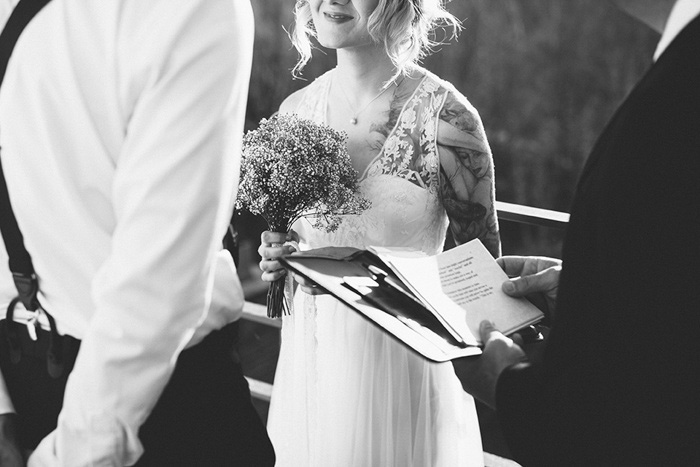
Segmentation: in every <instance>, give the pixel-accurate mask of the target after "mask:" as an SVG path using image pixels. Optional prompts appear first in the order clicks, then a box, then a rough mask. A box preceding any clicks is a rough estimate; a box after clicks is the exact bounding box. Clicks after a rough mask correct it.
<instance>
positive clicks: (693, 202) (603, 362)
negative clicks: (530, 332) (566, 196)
mask: <svg viewBox="0 0 700 467" xmlns="http://www.w3.org/2000/svg"><path fill="white" fill-rule="evenodd" d="M616 3H618V4H619V5H620V6H621V7H622V8H624V9H625V10H626V11H628V12H629V13H631V14H632V15H634V16H635V17H637V18H638V19H640V20H642V21H643V22H645V23H646V24H648V25H650V26H651V27H653V28H654V29H656V30H657V31H659V32H660V33H661V34H662V35H661V41H660V42H659V45H658V48H657V50H656V54H655V56H654V57H655V63H654V64H653V65H652V67H651V68H650V69H649V71H648V72H647V73H646V75H645V76H644V77H643V79H642V80H641V81H640V83H639V84H638V85H637V86H636V87H635V89H634V90H633V91H632V92H631V93H630V95H629V96H628V98H627V99H626V100H625V102H624V103H623V104H622V106H621V107H620V108H619V109H618V111H617V112H616V114H615V116H614V117H613V118H612V120H611V121H610V123H609V124H608V126H607V128H606V129H605V131H604V132H603V134H602V136H601V137H600V138H599V140H598V142H597V144H596V146H595V148H594V149H593V152H592V153H591V156H590V157H589V159H588V162H587V163H586V167H585V168H584V171H583V174H582V176H581V179H580V181H579V184H578V188H577V192H576V198H575V201H574V205H573V207H572V209H571V221H570V224H569V228H568V231H567V238H566V242H565V244H564V255H563V259H564V261H563V266H559V265H558V263H557V261H556V260H546V259H542V258H514V257H510V258H508V257H506V258H501V259H500V260H499V261H500V262H501V264H502V266H504V269H505V270H506V272H507V273H508V274H509V275H522V277H521V278H519V279H516V280H513V281H510V282H506V284H504V291H506V292H507V293H511V294H512V295H516V296H517V295H526V294H528V293H531V292H547V293H548V295H549V298H550V299H551V298H554V295H556V314H555V316H554V321H553V325H552V328H551V332H550V334H549V336H548V338H547V342H546V346H545V349H544V354H543V357H542V360H541V361H529V360H528V359H527V357H526V356H525V355H524V353H523V351H522V349H521V348H520V347H519V346H518V345H516V344H515V343H514V342H513V341H512V340H511V339H508V338H506V337H504V336H503V335H502V334H501V333H499V332H497V331H496V330H495V329H494V328H493V325H491V324H490V323H488V322H485V323H483V324H482V329H481V334H482V335H481V337H482V339H483V341H484V342H485V347H484V353H483V355H482V356H480V357H479V358H477V359H460V360H457V361H455V362H454V366H455V370H456V372H457V375H458V377H459V378H460V380H461V381H462V384H463V386H464V388H465V390H467V391H468V392H470V393H471V394H473V395H474V396H475V397H477V398H479V399H481V400H482V401H484V402H485V403H487V404H488V405H490V406H491V407H494V408H495V409H497V413H498V416H499V419H500V422H501V427H502V428H503V432H504V435H505V437H506V439H507V441H508V445H509V447H510V449H511V452H512V454H513V457H514V458H515V460H517V461H518V462H519V463H521V464H522V465H524V466H527V465H536V466H544V465H556V466H560V465H567V466H571V465H581V466H599V465H610V466H620V465H630V466H632V465H635V466H636V465H689V466H690V465H700V444H699V443H698V437H697V433H698V432H700V397H699V396H698V394H700V361H699V356H700V339H699V338H698V331H699V330H700V287H698V274H697V273H696V272H695V271H696V269H695V268H696V267H697V266H698V264H700V247H699V246H698V242H699V241H700V183H698V180H700V16H699V15H700V0H677V1H676V0H617V2H616ZM560 269H561V282H559V277H560V274H559V270H560ZM557 287H558V289H557Z"/></svg>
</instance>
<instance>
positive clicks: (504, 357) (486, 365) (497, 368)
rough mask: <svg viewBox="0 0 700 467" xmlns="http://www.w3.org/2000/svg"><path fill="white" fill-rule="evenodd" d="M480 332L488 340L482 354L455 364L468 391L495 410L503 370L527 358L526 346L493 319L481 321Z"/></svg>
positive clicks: (454, 362) (482, 340)
mask: <svg viewBox="0 0 700 467" xmlns="http://www.w3.org/2000/svg"><path fill="white" fill-rule="evenodd" d="M479 334H480V336H481V342H483V343H484V350H483V352H482V354H481V355H480V356H478V357H464V358H458V359H455V360H452V365H453V366H454V369H455V373H456V374H457V378H459V380H460V382H461V383H462V387H463V388H464V390H465V391H467V392H468V393H469V394H471V395H472V396H474V397H475V398H476V399H478V400H479V401H481V402H483V403H484V404H486V405H488V406H489V407H491V408H492V409H495V408H496V383H498V377H499V376H500V375H501V372H503V370H505V369H506V368H508V367H509V366H511V365H514V364H516V363H520V362H525V361H527V357H526V356H525V352H523V349H521V348H520V347H519V346H518V345H517V344H516V343H515V342H513V340H512V339H510V338H508V337H506V336H504V335H503V334H501V333H500V332H498V331H497V330H496V328H495V327H494V326H493V323H491V322H490V321H482V322H481V326H480V327H479Z"/></svg>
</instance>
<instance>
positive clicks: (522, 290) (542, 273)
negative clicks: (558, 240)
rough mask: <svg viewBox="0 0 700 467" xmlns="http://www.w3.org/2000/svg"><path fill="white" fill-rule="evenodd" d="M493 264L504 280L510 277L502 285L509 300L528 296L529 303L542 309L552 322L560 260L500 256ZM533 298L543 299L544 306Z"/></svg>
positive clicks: (538, 257) (542, 257)
mask: <svg viewBox="0 0 700 467" xmlns="http://www.w3.org/2000/svg"><path fill="white" fill-rule="evenodd" d="M496 261H497V262H498V264H499V265H500V266H501V268H502V269H503V270H504V271H505V272H506V274H508V277H512V279H510V280H509V281H507V282H504V283H503V291H504V292H505V293H506V294H508V295H510V296H512V297H525V296H528V295H529V296H530V297H529V298H530V299H531V301H532V302H533V303H535V304H536V305H538V306H540V308H545V309H543V310H542V311H544V312H545V313H546V314H547V316H548V317H549V319H550V320H553V319H554V308H555V303H556V300H557V289H558V287H559V274H560V273H561V260H558V259H555V258H547V257H544V256H502V257H500V258H498V259H497V260H496ZM535 295H539V296H540V298H541V297H544V304H542V300H538V297H536V296H535Z"/></svg>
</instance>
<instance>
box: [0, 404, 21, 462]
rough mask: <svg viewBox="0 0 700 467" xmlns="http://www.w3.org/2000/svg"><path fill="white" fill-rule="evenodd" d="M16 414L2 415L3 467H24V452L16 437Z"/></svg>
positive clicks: (0, 448)
mask: <svg viewBox="0 0 700 467" xmlns="http://www.w3.org/2000/svg"><path fill="white" fill-rule="evenodd" d="M15 417H16V415H15V414H12V413H9V414H2V415H0V465H1V466H2V467H24V466H25V463H24V459H23V458H22V451H21V450H20V448H19V446H18V445H17V437H16V435H15V433H16V431H15Z"/></svg>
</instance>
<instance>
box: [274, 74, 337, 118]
mask: <svg viewBox="0 0 700 467" xmlns="http://www.w3.org/2000/svg"><path fill="white" fill-rule="evenodd" d="M331 71H332V70H329V71H327V72H326V73H324V74H322V75H321V76H319V77H318V78H316V79H315V80H313V81H312V82H311V83H309V84H307V85H306V86H304V87H303V88H301V89H298V90H297V91H294V92H293V93H291V94H290V95H289V96H287V97H286V98H285V99H284V101H282V104H281V105H280V110H279V111H280V113H293V112H295V111H296V110H297V109H298V108H299V107H300V106H301V105H302V103H303V102H304V100H305V99H306V98H307V96H315V95H317V93H318V92H320V90H321V89H322V88H323V87H324V86H326V85H327V83H329V82H330V81H329V80H330V74H331ZM309 93H311V94H309Z"/></svg>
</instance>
